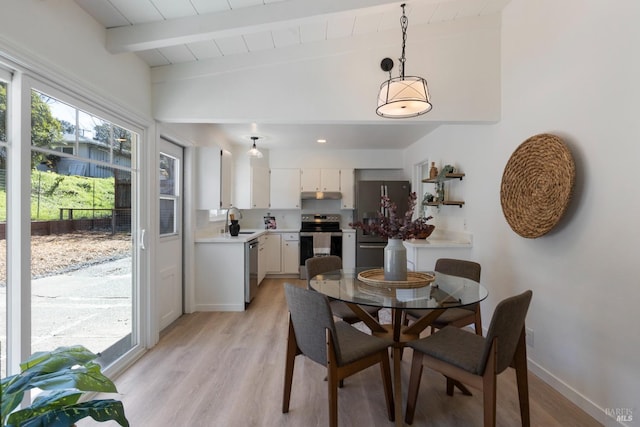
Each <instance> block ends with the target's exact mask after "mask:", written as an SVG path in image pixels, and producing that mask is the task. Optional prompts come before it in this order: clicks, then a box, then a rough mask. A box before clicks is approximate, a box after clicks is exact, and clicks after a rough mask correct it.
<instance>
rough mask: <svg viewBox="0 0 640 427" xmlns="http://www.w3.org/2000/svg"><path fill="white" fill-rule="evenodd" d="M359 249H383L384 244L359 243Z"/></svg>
mask: <svg viewBox="0 0 640 427" xmlns="http://www.w3.org/2000/svg"><path fill="white" fill-rule="evenodd" d="M359 247H360V249H384V246H379V245H360V246H359Z"/></svg>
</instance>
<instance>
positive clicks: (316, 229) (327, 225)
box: [299, 214, 342, 279]
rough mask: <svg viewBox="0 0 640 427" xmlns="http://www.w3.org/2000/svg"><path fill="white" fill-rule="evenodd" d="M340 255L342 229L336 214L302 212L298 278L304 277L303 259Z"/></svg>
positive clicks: (305, 275)
mask: <svg viewBox="0 0 640 427" xmlns="http://www.w3.org/2000/svg"><path fill="white" fill-rule="evenodd" d="M326 255H337V256H339V257H342V229H341V228H340V215H338V214H304V215H302V217H301V226H300V270H299V271H300V278H301V279H306V278H307V274H306V273H307V272H306V269H305V267H304V265H305V261H306V260H307V259H309V258H312V257H314V256H326Z"/></svg>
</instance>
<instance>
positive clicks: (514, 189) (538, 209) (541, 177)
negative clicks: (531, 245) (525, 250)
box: [500, 133, 576, 238]
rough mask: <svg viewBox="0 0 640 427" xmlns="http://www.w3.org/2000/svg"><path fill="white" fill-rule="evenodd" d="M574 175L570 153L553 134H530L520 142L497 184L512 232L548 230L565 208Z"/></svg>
mask: <svg viewBox="0 0 640 427" xmlns="http://www.w3.org/2000/svg"><path fill="white" fill-rule="evenodd" d="M575 175H576V168H575V164H574V162H573V157H572V156H571V152H570V151H569V149H568V148H567V146H566V145H565V144H564V142H563V141H562V140H561V139H560V138H558V137H557V136H555V135H551V134H546V133H545V134H539V135H534V136H532V137H531V138H529V139H527V140H526V141H524V142H523V143H522V144H520V146H519V147H518V148H516V150H515V151H514V152H513V154H512V155H511V157H510V158H509V161H508V162H507V165H506V166H505V168H504V173H503V174H502V184H501V186H500V203H501V204H502V212H503V213H504V216H505V218H506V219H507V222H508V223H509V226H511V228H512V229H513V231H515V232H516V233H517V234H519V235H520V236H522V237H526V238H536V237H540V236H542V235H544V234H546V233H548V232H549V231H550V230H551V229H552V228H553V227H554V226H555V225H556V224H557V223H558V221H559V220H560V218H562V215H563V214H564V212H565V210H566V208H567V205H568V203H569V200H570V199H571V193H572V191H573V184H574V181H575Z"/></svg>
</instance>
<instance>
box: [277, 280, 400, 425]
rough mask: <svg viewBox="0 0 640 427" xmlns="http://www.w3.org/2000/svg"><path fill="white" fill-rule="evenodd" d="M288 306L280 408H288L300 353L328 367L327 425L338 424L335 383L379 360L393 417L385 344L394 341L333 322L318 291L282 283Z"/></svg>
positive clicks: (284, 411)
mask: <svg viewBox="0 0 640 427" xmlns="http://www.w3.org/2000/svg"><path fill="white" fill-rule="evenodd" d="M284 291H285V296H286V299H287V305H288V307H289V336H288V342H287V355H286V364H285V373H284V394H283V398H282V412H283V413H287V412H289V402H290V399H291V384H292V381H293V368H294V363H295V358H296V356H297V355H299V354H302V355H304V356H306V357H308V358H309V359H311V360H313V361H314V362H316V363H319V364H320V365H323V366H326V368H327V388H328V397H329V426H331V427H337V425H338V384H339V382H340V381H341V380H343V379H344V378H346V377H349V376H351V375H353V374H355V373H357V372H360V371H362V370H363V369H366V368H368V367H370V366H373V365H375V364H380V372H381V374H382V383H383V385H384V396H385V401H386V404H387V415H388V417H389V420H390V421H393V420H394V403H393V402H394V401H393V394H392V391H391V369H390V367H389V353H388V347H389V346H392V345H393V341H392V340H390V339H386V338H378V337H375V336H372V335H368V334H365V333H363V332H360V331H359V330H357V329H356V328H354V327H353V326H351V325H349V324H348V323H346V322H342V321H338V322H335V321H334V318H333V315H332V313H331V308H330V307H329V299H328V298H327V296H326V295H324V294H321V293H320V292H313V291H311V290H309V289H304V288H300V287H297V286H294V285H292V284H290V283H285V284H284Z"/></svg>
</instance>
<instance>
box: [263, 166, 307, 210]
mask: <svg viewBox="0 0 640 427" xmlns="http://www.w3.org/2000/svg"><path fill="white" fill-rule="evenodd" d="M270 193H271V196H270V197H271V206H270V207H271V209H300V169H271V188H270Z"/></svg>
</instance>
